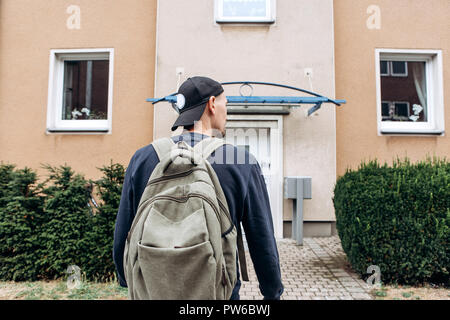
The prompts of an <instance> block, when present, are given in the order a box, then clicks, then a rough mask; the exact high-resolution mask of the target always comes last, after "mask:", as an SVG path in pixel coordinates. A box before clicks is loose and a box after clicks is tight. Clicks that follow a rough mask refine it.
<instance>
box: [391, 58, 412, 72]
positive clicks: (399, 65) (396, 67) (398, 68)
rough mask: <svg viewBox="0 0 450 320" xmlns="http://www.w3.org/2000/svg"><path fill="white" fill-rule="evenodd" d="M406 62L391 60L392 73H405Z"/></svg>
mask: <svg viewBox="0 0 450 320" xmlns="http://www.w3.org/2000/svg"><path fill="white" fill-rule="evenodd" d="M407 68H408V63H407V62H405V61H392V75H407V72H406V71H407Z"/></svg>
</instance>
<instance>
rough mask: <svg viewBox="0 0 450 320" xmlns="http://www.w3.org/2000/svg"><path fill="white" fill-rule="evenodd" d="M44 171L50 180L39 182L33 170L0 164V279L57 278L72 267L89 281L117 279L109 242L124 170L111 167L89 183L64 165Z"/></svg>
mask: <svg viewBox="0 0 450 320" xmlns="http://www.w3.org/2000/svg"><path fill="white" fill-rule="evenodd" d="M44 167H45V168H46V169H47V170H48V171H49V176H48V179H47V180H45V181H44V182H43V183H40V184H37V180H38V179H37V174H36V173H35V172H34V171H33V170H31V169H29V168H25V169H21V170H15V166H14V165H10V164H3V163H2V164H1V165H0V237H1V239H0V279H2V280H15V281H22V280H24V281H25V280H31V281H32V280H38V279H56V278H60V277H64V276H66V270H67V268H68V266H70V265H77V266H79V267H80V268H81V272H82V273H83V274H84V276H85V277H86V279H89V280H99V281H107V280H112V279H115V266H114V262H113V260H112V243H113V236H114V224H115V220H116V214H117V210H118V208H119V202H120V196H121V193H122V184H123V178H124V175H125V168H124V167H123V166H122V165H120V164H113V163H111V164H110V165H109V166H104V167H102V168H99V170H101V171H102V173H103V177H102V178H101V179H99V180H97V181H92V180H86V179H85V178H84V177H83V176H82V175H80V174H75V172H73V171H72V170H71V168H70V167H68V166H66V165H64V166H60V167H52V166H49V165H45V166H44ZM92 191H93V192H92ZM92 193H93V195H94V199H97V201H96V203H97V202H98V208H97V207H96V206H95V205H94V203H93V202H92V200H91V195H92ZM94 201H95V200H94Z"/></svg>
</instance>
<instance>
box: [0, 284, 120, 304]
mask: <svg viewBox="0 0 450 320" xmlns="http://www.w3.org/2000/svg"><path fill="white" fill-rule="evenodd" d="M0 289H1V291H0V299H3V300H5V299H14V300H126V299H127V297H128V289H127V288H122V287H120V286H119V284H118V283H117V282H106V283H99V282H88V281H82V282H81V285H80V286H79V287H78V288H74V289H69V288H68V287H67V283H66V281H64V280H53V281H36V282H12V281H8V282H1V283H0Z"/></svg>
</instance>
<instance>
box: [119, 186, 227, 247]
mask: <svg viewBox="0 0 450 320" xmlns="http://www.w3.org/2000/svg"><path fill="white" fill-rule="evenodd" d="M190 197H197V198H201V199H203V200H205V201H206V202H207V203H208V204H209V205H210V206H211V208H213V210H214V212H215V214H216V217H217V220H219V221H220V212H219V211H218V210H217V208H216V207H215V206H214V203H213V202H212V201H211V200H210V199H208V198H207V197H205V196H204V195H202V194H200V193H190V194H188V195H186V196H183V197H173V196H157V197H154V198H152V199H148V200H146V201H144V202H143V203H142V205H144V204H145V203H147V202H148V201H150V202H149V204H151V203H153V202H155V201H156V200H160V199H167V200H174V201H177V202H186V201H187V199H188V198H190ZM217 201H218V203H219V206H220V207H221V208H222V210H224V211H225V212H227V211H226V210H225V207H224V205H223V204H222V203H221V202H220V201H219V199H217ZM141 213H142V211H141V212H140V213H139V215H138V216H137V217H136V218H135V219H134V220H133V223H132V225H131V228H130V231H129V232H128V236H127V241H130V237H131V234H132V233H133V231H134V228H135V227H136V224H137V222H138V221H139V219H140V215H141ZM147 214H148V212H147ZM230 223H232V222H231V221H230ZM226 233H227V232H225V233H224V234H222V235H221V236H222V237H223V236H224V235H225V234H226Z"/></svg>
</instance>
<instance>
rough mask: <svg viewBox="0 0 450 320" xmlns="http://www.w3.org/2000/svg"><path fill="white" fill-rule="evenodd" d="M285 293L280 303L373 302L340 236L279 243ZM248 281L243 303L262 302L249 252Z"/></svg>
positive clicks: (241, 292) (279, 241) (242, 297)
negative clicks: (302, 301) (353, 266)
mask: <svg viewBox="0 0 450 320" xmlns="http://www.w3.org/2000/svg"><path fill="white" fill-rule="evenodd" d="M277 244H278V252H279V255H280V265H281V276H282V281H283V285H284V293H283V295H282V296H281V300H371V299H373V297H372V296H371V295H370V293H369V291H370V289H369V288H368V287H367V284H366V283H365V282H364V280H362V279H360V278H359V276H358V275H357V274H356V273H354V272H353V271H352V270H351V268H350V265H349V264H348V262H347V260H346V259H347V258H346V255H345V253H344V251H343V250H342V247H341V243H340V240H339V237H338V236H332V237H320V238H304V239H303V246H298V245H297V244H296V242H295V241H294V240H290V239H281V240H278V241H277ZM246 255H247V265H248V271H249V279H250V281H249V282H242V286H241V290H240V295H241V299H242V300H260V299H262V295H261V293H260V291H259V287H258V280H257V278H256V274H255V271H254V269H253V264H252V262H251V259H250V256H249V253H248V251H246Z"/></svg>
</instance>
